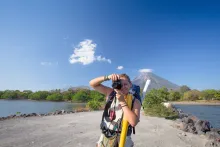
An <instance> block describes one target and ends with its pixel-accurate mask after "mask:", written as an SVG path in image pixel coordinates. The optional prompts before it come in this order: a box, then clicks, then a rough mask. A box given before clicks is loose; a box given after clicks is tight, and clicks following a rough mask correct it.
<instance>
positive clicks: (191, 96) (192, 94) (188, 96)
mask: <svg viewBox="0 0 220 147" xmlns="http://www.w3.org/2000/svg"><path fill="white" fill-rule="evenodd" d="M200 95H201V92H200V91H198V90H190V91H187V92H185V93H184V95H183V100H189V101H195V100H198V99H199V97H200Z"/></svg>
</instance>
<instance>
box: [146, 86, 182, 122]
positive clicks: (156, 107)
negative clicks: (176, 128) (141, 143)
mask: <svg viewBox="0 0 220 147" xmlns="http://www.w3.org/2000/svg"><path fill="white" fill-rule="evenodd" d="M168 97H169V92H168V91H167V89H165V88H162V89H158V90H156V89H153V90H151V91H150V92H149V93H147V95H146V97H145V99H144V101H143V107H144V112H145V114H146V115H150V116H156V117H165V118H177V116H178V115H177V113H175V112H173V110H172V108H166V107H165V106H164V105H163V104H162V102H164V101H167V99H168Z"/></svg>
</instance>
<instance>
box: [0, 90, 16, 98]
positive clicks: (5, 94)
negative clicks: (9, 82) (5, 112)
mask: <svg viewBox="0 0 220 147" xmlns="http://www.w3.org/2000/svg"><path fill="white" fill-rule="evenodd" d="M1 98H2V99H16V98H17V94H16V92H15V91H13V90H5V91H4V92H3V94H2V95H1Z"/></svg>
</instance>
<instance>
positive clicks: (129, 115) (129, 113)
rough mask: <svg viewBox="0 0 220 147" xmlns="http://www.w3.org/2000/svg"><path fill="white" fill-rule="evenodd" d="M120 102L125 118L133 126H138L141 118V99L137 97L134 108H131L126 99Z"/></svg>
mask: <svg viewBox="0 0 220 147" xmlns="http://www.w3.org/2000/svg"><path fill="white" fill-rule="evenodd" d="M120 104H121V106H122V110H123V112H124V117H125V119H126V120H127V121H128V122H129V124H130V125H131V126H132V127H134V126H136V125H137V124H138V122H139V119H140V109H141V103H140V101H139V100H137V99H135V101H134V104H133V109H132V110H131V109H129V107H128V106H127V103H126V102H125V101H121V102H120ZM123 106H124V107H123Z"/></svg>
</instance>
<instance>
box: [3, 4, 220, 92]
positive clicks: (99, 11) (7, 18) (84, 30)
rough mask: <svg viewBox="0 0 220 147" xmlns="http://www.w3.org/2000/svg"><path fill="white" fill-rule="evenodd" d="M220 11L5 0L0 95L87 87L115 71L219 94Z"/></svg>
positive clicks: (215, 8)
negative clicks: (149, 73) (146, 73)
mask: <svg viewBox="0 0 220 147" xmlns="http://www.w3.org/2000/svg"><path fill="white" fill-rule="evenodd" d="M219 6H220V2H217V1H204V2H203V1H189V0H185V1H176V0H172V1H162V0H161V1H159V0H154V1H153V0H147V1H120V2H119V1H116V0H115V1H109V2H106V1H105V2H104V1H101V0H99V1H98V0H93V1H89V0H87V1H85V0H74V1H71V0H69V1H68V0H65V1H57V0H47V1H43V0H41V1H39V0H38V1H37V0H32V1H28V0H26V1H25V0H21V1H15V0H14V1H13V0H11V1H1V2H0V22H1V24H0V68H1V70H0V90H5V89H12V90H14V89H19V90H24V89H31V90H45V89H46V90H49V89H55V88H66V87H68V86H70V85H71V86H80V85H86V86H88V85H89V81H90V80H91V79H92V78H95V77H97V76H102V75H106V74H111V73H127V74H129V75H130V77H131V79H133V78H134V77H135V76H137V75H138V74H139V70H140V69H152V70H153V72H154V73H155V74H157V75H159V76H161V77H163V78H165V79H167V80H169V81H171V82H173V83H175V84H178V85H183V84H185V85H188V86H190V87H191V88H192V89H199V90H202V89H208V88H214V89H220V76H219V75H220V68H219V67H220V58H219V55H220V9H219ZM70 57H71V58H70ZM85 57H86V58H85ZM119 66H123V68H122V69H117V68H118V67H119Z"/></svg>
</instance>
